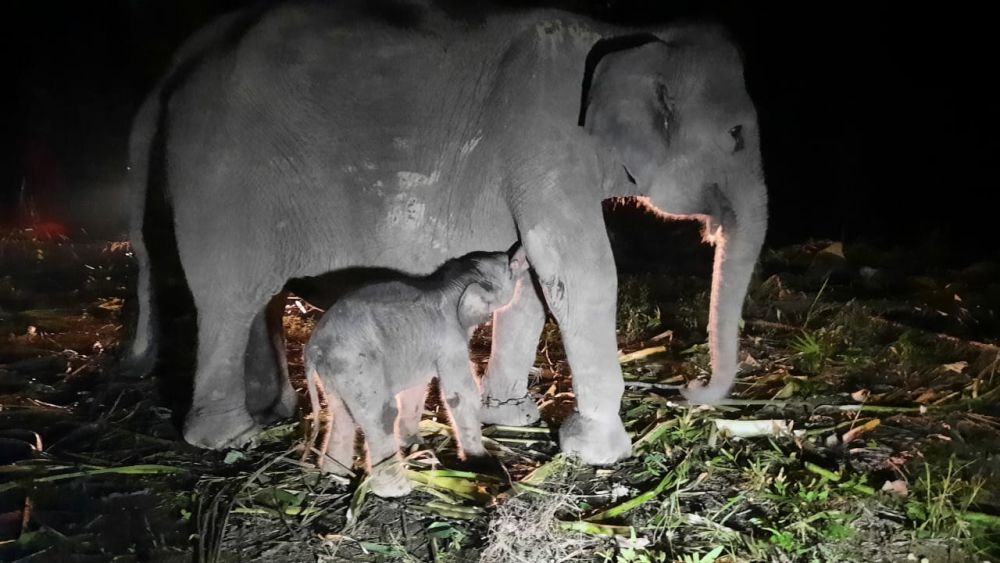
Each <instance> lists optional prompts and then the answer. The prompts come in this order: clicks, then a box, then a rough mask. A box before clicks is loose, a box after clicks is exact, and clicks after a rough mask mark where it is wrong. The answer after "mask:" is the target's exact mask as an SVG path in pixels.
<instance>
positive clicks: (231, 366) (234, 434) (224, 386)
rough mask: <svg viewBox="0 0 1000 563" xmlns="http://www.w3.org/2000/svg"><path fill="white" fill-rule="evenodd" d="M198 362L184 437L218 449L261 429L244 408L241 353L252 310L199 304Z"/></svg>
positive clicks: (236, 442)
mask: <svg viewBox="0 0 1000 563" xmlns="http://www.w3.org/2000/svg"><path fill="white" fill-rule="evenodd" d="M195 302H196V303H197V304H198V360H197V362H198V363H197V366H198V367H197V369H196V371H195V378H194V397H193V400H192V405H191V410H190V411H188V414H187V418H186V420H185V423H184V439H185V440H186V441H187V442H188V443H190V444H193V445H195V446H201V447H204V448H210V449H221V448H224V447H227V446H237V445H240V444H242V443H243V442H245V441H246V440H248V439H250V438H251V437H252V436H253V435H254V434H256V433H257V432H258V431H259V430H260V426H259V425H258V424H257V422H256V421H255V420H254V419H253V417H251V416H250V413H249V411H247V406H246V384H245V380H244V377H243V369H244V362H243V360H244V354H245V351H246V345H247V341H248V339H249V336H250V327H251V325H252V324H253V319H254V312H253V311H254V308H248V309H246V310H240V309H239V308H236V307H229V306H226V304H225V303H224V302H223V301H221V300H219V301H213V300H199V299H198V295H197V294H195Z"/></svg>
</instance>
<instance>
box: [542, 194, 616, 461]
mask: <svg viewBox="0 0 1000 563" xmlns="http://www.w3.org/2000/svg"><path fill="white" fill-rule="evenodd" d="M598 211H599V208H598ZM581 214H582V215H586V214H585V213H581ZM594 215H595V216H594V217H591V218H589V219H591V221H588V217H568V218H569V219H571V220H575V221H579V222H581V223H582V224H585V225H602V223H601V222H600V221H601V216H600V214H599V213H595V214H594ZM575 221H574V222H575ZM594 231H595V230H591V231H590V232H587V233H579V229H578V228H570V225H565V228H564V229H560V228H559V223H558V222H556V221H551V220H550V221H549V222H547V223H539V224H537V225H535V226H534V227H533V228H529V229H525V234H524V236H523V241H524V245H525V249H526V250H527V252H528V259H529V260H530V262H531V264H532V268H533V269H534V270H535V273H536V274H537V275H538V279H539V282H540V285H541V288H542V293H543V295H544V296H545V300H546V302H547V303H548V305H549V309H550V310H551V311H552V314H553V316H555V318H556V321H557V322H558V323H559V329H560V333H561V335H562V341H563V346H564V347H565V349H566V356H567V360H568V362H569V366H570V369H571V370H572V373H573V391H574V393H575V394H576V412H574V413H573V414H572V415H570V417H568V418H567V419H566V420H565V421H564V423H563V425H562V427H561V428H560V430H559V438H560V446H561V448H562V450H563V452H565V453H567V454H570V455H575V456H578V457H579V458H580V459H581V460H582V461H583V462H584V463H587V464H590V465H610V464H612V463H614V462H616V461H618V460H621V459H624V458H627V457H629V456H631V454H632V444H631V440H630V439H629V436H628V434H627V433H626V432H625V427H624V425H623V424H622V421H621V418H620V417H619V415H618V411H619V409H620V407H621V397H622V394H623V393H624V390H625V387H624V380H623V378H622V372H621V366H620V365H619V363H618V345H617V340H616V338H615V306H616V299H617V273H616V271H615V266H614V259H613V257H612V255H611V245H610V243H609V242H608V239H607V236H606V235H605V234H604V232H603V229H602V230H601V231H600V232H599V233H598V232H594ZM570 233H572V235H571V234H570Z"/></svg>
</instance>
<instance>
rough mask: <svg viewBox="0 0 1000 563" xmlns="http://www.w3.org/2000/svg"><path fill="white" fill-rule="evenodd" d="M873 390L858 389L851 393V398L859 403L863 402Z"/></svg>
mask: <svg viewBox="0 0 1000 563" xmlns="http://www.w3.org/2000/svg"><path fill="white" fill-rule="evenodd" d="M871 394H872V392H871V391H869V390H867V389H858V390H857V391H855V392H853V393H851V398H852V399H854V400H855V401H857V402H859V403H863V402H865V401H867V400H868V397H869V396H871Z"/></svg>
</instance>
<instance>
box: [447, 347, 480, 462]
mask: <svg viewBox="0 0 1000 563" xmlns="http://www.w3.org/2000/svg"><path fill="white" fill-rule="evenodd" d="M455 347H456V350H459V351H460V352H461V353H459V352H455V353H451V354H448V355H447V356H445V357H443V358H442V359H441V360H439V361H438V383H439V384H440V386H441V397H442V398H443V399H444V402H445V404H447V405H448V416H449V417H450V418H451V426H452V429H453V430H454V432H455V440H456V441H457V442H458V449H459V455H460V457H461V458H462V459H468V458H483V457H486V455H487V454H486V448H484V447H483V433H482V425H481V423H480V411H481V405H480V402H479V398H480V392H479V388H478V386H476V379H475V376H474V375H473V373H472V369H471V367H470V364H469V355H468V350H467V349H466V347H465V345H464V343H456V345H455Z"/></svg>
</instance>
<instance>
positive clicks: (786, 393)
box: [772, 379, 801, 399]
mask: <svg viewBox="0 0 1000 563" xmlns="http://www.w3.org/2000/svg"><path fill="white" fill-rule="evenodd" d="M800 387H801V386H800V385H799V382H798V381H796V380H794V379H789V380H788V383H785V386H784V387H782V388H781V390H780V391H778V392H777V393H775V394H774V397H772V398H773V399H788V398H791V397H793V396H794V395H795V392H796V391H798V390H799V388H800Z"/></svg>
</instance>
